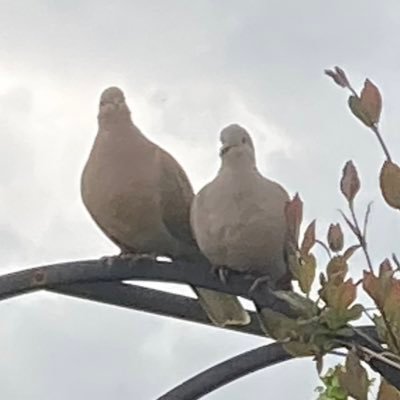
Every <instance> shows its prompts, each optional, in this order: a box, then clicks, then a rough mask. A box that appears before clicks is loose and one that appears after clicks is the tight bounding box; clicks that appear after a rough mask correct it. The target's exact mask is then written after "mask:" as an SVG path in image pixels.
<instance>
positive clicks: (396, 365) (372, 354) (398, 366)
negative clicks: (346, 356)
mask: <svg viewBox="0 0 400 400" xmlns="http://www.w3.org/2000/svg"><path fill="white" fill-rule="evenodd" d="M357 347H358V349H360V350H362V351H363V352H364V353H366V354H368V355H369V356H370V358H376V359H377V360H380V361H382V362H384V363H386V364H387V365H390V366H391V367H393V368H396V369H398V370H400V364H399V363H396V362H395V361H392V360H390V359H389V358H387V357H385V356H384V355H382V354H383V353H377V352H375V351H373V350H371V349H369V348H368V347H364V346H357Z"/></svg>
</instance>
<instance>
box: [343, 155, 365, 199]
mask: <svg viewBox="0 0 400 400" xmlns="http://www.w3.org/2000/svg"><path fill="white" fill-rule="evenodd" d="M340 190H341V191H342V193H343V195H344V196H345V197H346V199H347V200H348V201H349V202H352V201H353V200H354V197H355V196H356V194H357V192H358V191H359V190H360V179H359V178H358V173H357V170H356V167H355V166H354V164H353V162H352V161H351V160H350V161H347V163H346V164H345V166H344V168H343V174H342V179H341V181H340Z"/></svg>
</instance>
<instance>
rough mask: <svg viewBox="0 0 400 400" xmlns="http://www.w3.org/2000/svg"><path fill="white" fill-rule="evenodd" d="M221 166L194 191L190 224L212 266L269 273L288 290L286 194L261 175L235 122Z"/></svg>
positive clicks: (224, 137)
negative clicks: (202, 185) (214, 175)
mask: <svg viewBox="0 0 400 400" xmlns="http://www.w3.org/2000/svg"><path fill="white" fill-rule="evenodd" d="M220 140H221V143H222V147H221V151H220V156H221V161H222V163H221V168H220V170H219V172H218V175H217V176H216V177H215V179H214V180H213V181H212V182H210V183H209V184H207V185H206V186H205V187H204V188H203V189H202V190H200V192H199V193H198V194H197V195H196V197H195V199H194V201H193V204H192V210H191V224H192V229H193V232H194V235H195V237H196V240H197V243H198V245H199V247H200V249H201V251H202V252H203V254H204V255H205V256H206V257H207V258H208V259H209V260H210V262H211V263H212V264H213V265H215V266H225V267H227V268H229V269H232V270H237V271H243V272H244V271H248V272H250V273H253V274H256V275H260V276H268V277H269V282H270V284H271V286H272V287H275V288H280V289H284V288H285V289H286V288H288V287H289V285H290V283H289V281H290V279H289V280H288V277H289V276H290V274H289V271H288V266H287V262H286V259H285V249H286V219H285V215H284V208H285V204H286V202H287V201H288V200H289V195H288V193H287V192H286V191H285V190H284V189H283V188H282V186H281V185H279V184H278V183H276V182H273V181H271V180H269V179H267V178H265V177H264V176H262V175H261V174H260V172H259V171H258V169H257V166H256V159H255V151H254V145H253V141H252V139H251V137H250V135H249V134H248V132H247V131H246V130H245V129H244V128H242V127H241V126H239V125H236V124H233V125H229V126H227V127H226V128H224V129H223V130H222V132H221V135H220Z"/></svg>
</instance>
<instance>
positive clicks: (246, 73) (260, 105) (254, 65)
mask: <svg viewBox="0 0 400 400" xmlns="http://www.w3.org/2000/svg"><path fill="white" fill-rule="evenodd" d="M399 22H400V5H399V3H398V1H394V0H393V1H386V2H384V3H380V4H379V3H377V2H376V1H371V0H355V1H352V2H347V1H344V0H341V1H336V2H325V1H311V0H307V1H302V2H293V1H287V0H286V1H284V0H279V1H273V0H268V1H261V0H247V1H246V2H244V1H234V0H229V1H228V0H220V1H218V2H217V1H211V0H199V1H183V0H181V1H179V0H170V1H168V2H167V1H162V0H158V1H155V0H154V1H149V0H147V1H138V0H136V1H114V2H110V1H103V0H100V1H90V0H86V1H79V2H78V1H57V2H55V1H44V0H37V1H33V0H32V1H29V0H27V1H24V2H14V1H11V0H2V1H0V27H1V30H0V60H1V62H0V137H1V147H0V178H1V186H0V206H1V207H0V240H1V246H0V255H1V264H2V266H1V270H0V272H1V273H5V272H8V271H11V270H15V269H20V268H24V267H29V266H34V265H39V264H44V263H52V262H58V261H64V260H78V259H85V258H95V257H99V256H102V255H104V254H112V253H115V252H116V248H115V247H114V246H113V245H112V244H111V243H110V242H109V241H108V240H107V239H106V238H105V237H104V236H103V235H102V234H101V232H100V231H99V230H98V229H97V228H96V226H95V225H94V223H93V222H92V221H91V220H90V218H89V216H88V215H87V213H86V211H85V210H84V208H83V206H82V204H81V201H80V197H79V177H80V172H81V170H82V167H83V165H84V162H85V161H86V157H87V155H88V152H89V150H90V147H91V145H92V142H93V139H94V136H95V133H96V114H97V103H98V98H99V94H100V93H101V91H102V90H103V89H104V88H105V87H107V86H110V85H119V86H121V87H122V88H123V89H124V90H125V92H126V95H127V98H128V101H129V105H130V107H131V110H132V115H133V119H134V121H135V122H136V123H137V124H138V125H139V126H140V127H141V128H142V129H143V131H144V132H145V133H146V134H147V135H148V136H149V137H150V138H151V139H153V140H154V141H156V142H157V143H159V144H161V145H163V146H164V147H165V148H167V149H168V150H169V151H170V152H171V153H172V154H173V155H174V156H175V157H176V158H177V159H178V160H179V161H180V162H181V163H182V165H183V166H184V168H185V169H186V171H187V173H188V175H189V176H190V178H191V179H192V181H193V184H194V186H195V188H196V189H199V188H200V187H201V186H202V185H203V184H205V183H206V182H207V181H208V180H210V179H211V178H212V177H213V176H214V174H215V172H216V169H217V167H218V156H217V148H218V143H217V137H218V133H219V130H220V129H221V128H222V127H223V126H224V125H226V124H228V123H232V122H237V123H240V124H243V125H244V126H246V127H247V128H248V129H249V131H250V132H251V133H252V135H253V137H254V140H255V143H256V146H257V155H258V162H259V166H260V169H261V171H262V172H263V173H264V174H265V175H267V176H269V177H272V178H274V179H276V180H279V181H280V182H282V184H284V185H285V186H286V187H287V188H288V190H289V191H290V192H291V193H294V192H295V191H299V192H300V193H301V196H302V198H303V199H304V201H305V214H306V219H307V220H308V221H309V220H311V219H312V218H314V217H317V218H318V231H319V233H320V235H321V236H324V235H325V232H326V228H327V225H328V223H329V222H335V221H337V220H338V219H339V217H338V214H337V211H336V210H337V208H339V207H344V202H343V200H342V198H341V196H340V195H339V192H338V180H339V177H340V170H341V168H342V166H343V164H344V162H345V161H346V160H347V159H349V158H352V159H354V161H355V163H356V165H357V166H358V168H359V171H360V175H361V179H362V181H363V190H362V193H361V194H360V200H359V206H360V207H364V206H365V204H366V203H367V202H368V201H369V200H374V201H375V204H374V209H373V214H372V224H371V241H373V242H374V243H373V245H372V250H373V253H374V260H375V261H376V262H378V261H380V260H381V259H382V258H383V257H384V256H385V254H387V253H389V252H391V251H393V250H397V249H398V247H396V246H397V245H398V237H399V233H400V227H399V218H398V215H397V214H396V212H395V211H393V210H390V209H389V208H387V207H386V206H385V205H384V204H383V202H382V201H381V198H380V194H379V190H378V186H377V176H378V173H377V170H378V168H379V166H380V164H381V162H382V160H383V156H382V153H381V150H380V149H379V148H378V145H377V142H376V140H375V138H374V137H373V136H372V134H371V133H370V132H368V131H367V130H366V129H365V128H364V127H363V126H362V125H361V124H360V123H359V122H358V121H356V120H355V119H354V118H353V117H352V116H350V115H349V112H348V111H347V108H346V95H345V93H344V91H343V90H341V89H339V88H337V87H335V86H334V85H333V84H332V83H331V82H330V81H329V80H328V78H326V77H324V76H323V73H322V72H323V69H324V68H326V67H331V66H333V65H335V64H338V65H341V66H342V67H343V68H345V69H346V71H347V72H348V73H349V75H351V78H352V81H353V83H354V85H355V86H356V87H357V88H358V87H360V86H361V85H362V82H363V79H364V77H365V76H369V77H370V78H371V79H372V80H373V81H374V82H375V83H377V84H378V85H379V86H380V88H381V89H382V91H383V93H384V113H383V123H382V130H383V132H384V136H385V138H386V140H387V142H388V144H389V145H390V147H391V149H392V152H393V155H394V157H395V158H397V159H398V160H399V159H400V151H399V145H400V140H399V126H400V113H399V112H398V107H399V96H398V93H399V90H400V81H399V76H400V74H399V69H400V55H399V52H398V49H399V40H398V37H399V31H400V29H399V26H400V25H399ZM321 260H322V261H325V260H324V259H323V258H322V259H321ZM355 260H356V261H357V260H358V262H356V263H355V264H354V266H353V270H354V275H355V276H356V277H358V276H359V274H360V273H361V269H362V268H363V267H364V263H363V259H362V258H361V257H359V258H358V259H355ZM157 287H159V286H157ZM174 290H178V291H180V292H182V289H177V288H176V287H174ZM183 292H184V293H189V291H188V290H184V291H183ZM0 326H1V328H0V349H1V350H0V394H1V397H2V398H4V399H16V400H28V399H29V400H36V399H38V400H39V399H40V400H50V399H51V400H53V399H57V400H58V399H60V400H63V399H77V400H83V399H91V398H93V399H97V400H105V399H117V400H119V399H121V400H125V399H133V398H135V399H139V400H141V399H152V398H154V397H156V396H157V395H160V394H161V393H162V392H164V391H166V390H167V389H169V388H171V387H172V386H173V385H175V384H177V383H178V382H179V381H182V380H184V379H186V378H188V377H190V376H191V375H192V374H194V373H195V372H198V371H200V370H202V369H204V368H206V367H208V366H210V365H212V364H213V363H215V362H218V361H220V360H222V359H224V358H227V357H229V356H233V355H235V354H237V353H239V352H242V351H244V350H246V349H250V348H252V347H254V346H257V345H261V344H262V343H264V341H263V340H262V339H257V338H252V337H245V336H241V335H238V334H234V333H227V332H223V331H219V330H216V329H212V328H206V327H199V326H196V325H193V324H189V323H183V322H176V321H174V320H169V319H165V318H159V317H154V316H151V315H146V314H142V313H136V312H130V311H126V310H120V309H117V308H112V307H107V306H104V305H97V304H91V303H86V302H83V301H78V300H71V299H67V298H63V297H61V296H55V295H50V294H33V295H27V296H24V297H20V298H16V299H11V300H8V301H3V302H1V303H0ZM333 361H336V360H333ZM317 383H318V378H317V375H316V372H315V367H314V365H313V363H312V362H311V361H310V360H296V361H291V362H288V363H286V364H284V365H283V366H282V365H280V366H275V367H273V368H270V369H268V370H265V371H262V372H259V373H256V374H253V375H251V376H250V377H247V378H245V379H243V380H240V381H238V382H236V383H234V384H231V385H229V386H227V387H225V388H223V389H222V390H220V391H218V392H215V393H213V394H212V395H210V396H208V398H209V399H213V400H219V399H227V398H229V399H231V400H239V399H244V398H255V399H258V398H260V399H261V398H283V399H286V398H290V399H313V398H315V397H316V395H315V394H314V393H313V390H314V387H315V386H316V385H317Z"/></svg>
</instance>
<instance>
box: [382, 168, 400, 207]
mask: <svg viewBox="0 0 400 400" xmlns="http://www.w3.org/2000/svg"><path fill="white" fill-rule="evenodd" d="M380 186H381V191H382V195H383V198H384V199H385V201H386V203H387V204H389V206H391V207H393V208H396V209H397V210H400V167H399V166H398V165H397V164H395V163H393V162H391V161H385V163H384V164H383V166H382V169H381V173H380Z"/></svg>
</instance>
